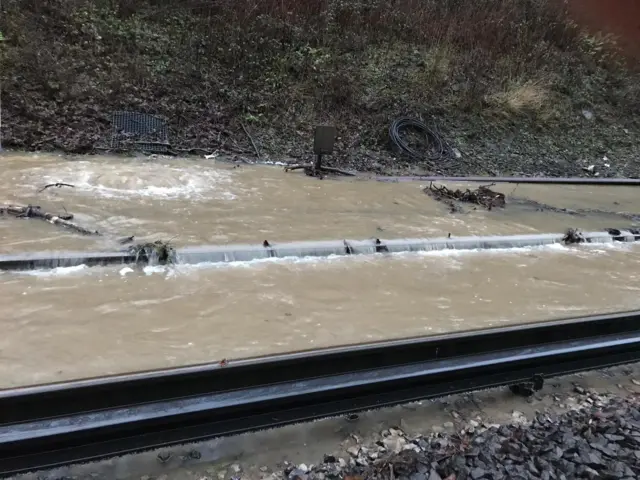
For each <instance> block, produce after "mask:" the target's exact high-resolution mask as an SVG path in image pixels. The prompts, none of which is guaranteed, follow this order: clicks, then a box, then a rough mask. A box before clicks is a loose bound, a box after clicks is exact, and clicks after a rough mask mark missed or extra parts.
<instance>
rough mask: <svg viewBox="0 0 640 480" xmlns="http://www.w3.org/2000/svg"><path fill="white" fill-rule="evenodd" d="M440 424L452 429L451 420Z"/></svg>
mask: <svg viewBox="0 0 640 480" xmlns="http://www.w3.org/2000/svg"><path fill="white" fill-rule="evenodd" d="M442 426H443V427H444V428H446V429H452V428H454V425H453V422H444V423H443V424H442Z"/></svg>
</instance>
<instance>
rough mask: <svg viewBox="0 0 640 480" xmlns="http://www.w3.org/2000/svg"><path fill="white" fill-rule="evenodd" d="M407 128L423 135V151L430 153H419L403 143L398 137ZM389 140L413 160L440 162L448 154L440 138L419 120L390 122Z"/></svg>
mask: <svg viewBox="0 0 640 480" xmlns="http://www.w3.org/2000/svg"><path fill="white" fill-rule="evenodd" d="M409 128H411V129H413V130H417V131H419V132H420V133H422V134H424V142H425V151H427V152H431V153H420V152H418V151H416V150H414V149H412V148H411V147H409V144H408V143H407V142H406V141H404V140H403V139H402V137H401V135H400V133H401V131H402V130H406V129H409ZM389 138H390V139H391V142H392V143H393V144H394V145H396V146H397V147H398V149H399V150H400V151H401V152H402V153H404V154H406V155H408V156H409V157H411V158H413V159H414V160H429V161H432V162H434V161H437V160H441V159H442V158H444V157H445V156H447V154H448V149H447V146H446V144H445V142H443V141H442V138H440V135H438V134H437V133H436V132H434V131H433V130H431V129H430V128H429V127H427V125H426V124H425V123H424V122H423V121H421V120H416V119H413V118H408V117H403V118H398V119H396V120H394V121H393V122H391V126H390V127H389Z"/></svg>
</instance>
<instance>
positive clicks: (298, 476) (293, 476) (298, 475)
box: [289, 468, 308, 480]
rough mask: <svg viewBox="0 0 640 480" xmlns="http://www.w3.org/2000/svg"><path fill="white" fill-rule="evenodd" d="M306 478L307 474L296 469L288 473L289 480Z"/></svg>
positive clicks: (303, 479)
mask: <svg viewBox="0 0 640 480" xmlns="http://www.w3.org/2000/svg"><path fill="white" fill-rule="evenodd" d="M307 478H308V475H307V473H306V472H303V471H302V470H300V469H298V468H294V469H293V470H291V473H289V480H307Z"/></svg>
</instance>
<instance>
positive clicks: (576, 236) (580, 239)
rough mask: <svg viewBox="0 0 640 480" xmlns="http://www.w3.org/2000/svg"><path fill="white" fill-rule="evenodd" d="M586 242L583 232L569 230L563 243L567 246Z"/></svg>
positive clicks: (573, 229) (563, 238)
mask: <svg viewBox="0 0 640 480" xmlns="http://www.w3.org/2000/svg"><path fill="white" fill-rule="evenodd" d="M585 241H586V240H585V238H584V235H582V232H581V231H580V230H578V229H577V228H569V229H567V231H566V232H565V234H564V237H562V243H564V244H565V245H572V244H576V243H584V242H585Z"/></svg>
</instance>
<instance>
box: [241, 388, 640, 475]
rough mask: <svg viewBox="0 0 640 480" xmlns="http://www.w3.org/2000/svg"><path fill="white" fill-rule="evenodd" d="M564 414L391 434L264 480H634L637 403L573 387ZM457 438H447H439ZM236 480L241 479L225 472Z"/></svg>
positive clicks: (639, 437)
mask: <svg viewBox="0 0 640 480" xmlns="http://www.w3.org/2000/svg"><path fill="white" fill-rule="evenodd" d="M575 397H576V401H577V402H576V404H575V405H576V407H575V409H572V410H570V411H569V412H567V413H562V414H554V413H553V412H552V410H549V411H540V412H537V415H536V416H535V418H532V419H527V418H525V417H524V415H523V414H522V413H520V412H513V415H512V422H511V423H510V424H505V425H490V424H486V423H484V422H483V421H482V419H481V418H477V419H476V420H471V421H469V422H468V423H465V424H459V423H458V424H456V425H454V424H453V423H452V422H449V423H450V424H448V425H447V424H445V425H444V426H443V427H442V428H434V432H433V433H432V434H429V435H418V436H409V435H407V434H405V433H404V432H403V431H402V430H400V429H396V428H391V429H388V430H385V431H383V432H382V433H381V435H380V437H379V439H378V441H376V442H375V443H373V444H368V445H365V444H361V443H358V444H357V445H355V446H353V447H351V448H349V449H348V453H349V458H340V457H336V456H333V455H325V456H324V458H323V459H322V462H320V463H318V464H317V465H305V464H300V465H294V464H285V465H282V467H283V469H282V471H278V472H273V473H270V472H267V471H266V470H265V469H261V471H262V472H263V475H262V477H263V478H265V479H267V478H269V479H272V480H276V479H282V478H284V479H287V480H326V479H337V478H345V479H349V480H364V479H390V480H442V479H445V480H466V479H472V480H480V479H496V480H499V479H514V480H519V479H522V480H525V479H541V480H548V479H553V480H555V479H558V480H569V479H574V478H575V479H577V478H587V479H634V478H638V476H639V475H640V398H639V397H638V396H637V395H636V396H633V397H627V398H619V397H614V396H608V395H599V394H597V393H595V392H590V391H585V390H583V389H581V388H580V387H576V393H575ZM447 430H449V431H451V430H453V431H455V433H453V434H449V433H445V431H447ZM229 473H231V474H232V477H236V478H242V474H241V473H240V472H233V471H232V472H229Z"/></svg>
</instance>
